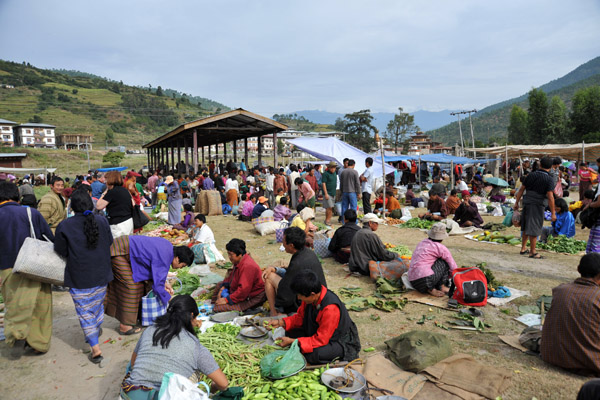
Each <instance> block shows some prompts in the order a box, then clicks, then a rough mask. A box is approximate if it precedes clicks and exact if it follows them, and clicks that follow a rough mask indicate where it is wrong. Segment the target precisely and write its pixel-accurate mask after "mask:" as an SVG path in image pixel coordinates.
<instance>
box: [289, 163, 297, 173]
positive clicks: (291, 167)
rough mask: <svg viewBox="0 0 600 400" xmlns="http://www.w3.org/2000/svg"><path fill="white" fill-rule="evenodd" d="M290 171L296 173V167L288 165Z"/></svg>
mask: <svg viewBox="0 0 600 400" xmlns="http://www.w3.org/2000/svg"><path fill="white" fill-rule="evenodd" d="M290 171H292V172H296V171H298V167H296V165H295V164H290Z"/></svg>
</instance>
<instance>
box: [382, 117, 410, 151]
mask: <svg viewBox="0 0 600 400" xmlns="http://www.w3.org/2000/svg"><path fill="white" fill-rule="evenodd" d="M398 111H399V112H398V114H395V115H394V119H392V120H391V121H390V122H388V124H387V128H386V129H387V130H386V133H385V136H386V138H387V139H388V142H389V143H390V144H392V145H393V146H394V151H395V149H397V148H398V147H399V145H400V144H401V143H402V142H404V141H405V140H406V135H408V134H411V133H413V132H414V131H415V130H414V129H415V116H414V115H410V114H409V113H405V112H402V111H403V110H402V107H398Z"/></svg>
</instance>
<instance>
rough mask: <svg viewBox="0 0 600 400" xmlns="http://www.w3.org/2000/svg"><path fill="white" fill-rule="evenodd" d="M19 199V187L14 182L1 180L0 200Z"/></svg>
mask: <svg viewBox="0 0 600 400" xmlns="http://www.w3.org/2000/svg"><path fill="white" fill-rule="evenodd" d="M3 201H19V188H18V187H17V185H15V184H14V183H12V182H7V181H4V182H0V202H3Z"/></svg>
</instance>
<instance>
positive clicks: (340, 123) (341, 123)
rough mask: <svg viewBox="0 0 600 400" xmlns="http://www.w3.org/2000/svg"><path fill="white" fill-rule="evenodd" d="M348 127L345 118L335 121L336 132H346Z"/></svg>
mask: <svg viewBox="0 0 600 400" xmlns="http://www.w3.org/2000/svg"><path fill="white" fill-rule="evenodd" d="M346 126H347V124H346V120H345V119H343V118H337V119H336V120H335V124H334V125H333V127H334V128H335V130H336V131H338V132H346Z"/></svg>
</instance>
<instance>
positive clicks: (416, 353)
mask: <svg viewBox="0 0 600 400" xmlns="http://www.w3.org/2000/svg"><path fill="white" fill-rule="evenodd" d="M385 345H386V346H387V349H388V356H389V358H390V360H392V361H393V363H394V364H396V365H397V366H399V367H400V368H402V369H403V370H405V371H411V372H420V371H422V370H424V369H425V368H427V367H429V366H431V365H434V364H436V363H438V362H439V361H442V360H443V359H445V358H448V357H450V356H451V355H452V346H451V345H450V341H449V340H448V338H446V336H444V335H442V334H440V333H432V332H427V331H411V332H407V333H404V334H402V335H400V336H398V337H395V338H393V339H390V340H386V341H385Z"/></svg>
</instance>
